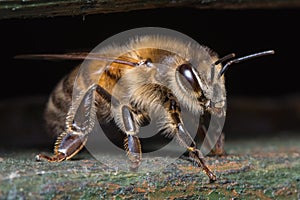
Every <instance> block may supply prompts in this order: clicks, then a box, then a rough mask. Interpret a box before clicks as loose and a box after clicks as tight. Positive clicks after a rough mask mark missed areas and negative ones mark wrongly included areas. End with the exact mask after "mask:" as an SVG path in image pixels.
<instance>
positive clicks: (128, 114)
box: [121, 105, 142, 171]
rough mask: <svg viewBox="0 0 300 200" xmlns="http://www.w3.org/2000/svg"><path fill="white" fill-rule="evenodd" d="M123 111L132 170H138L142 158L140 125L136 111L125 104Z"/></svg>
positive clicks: (126, 143)
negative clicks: (135, 114) (137, 121)
mask: <svg viewBox="0 0 300 200" xmlns="http://www.w3.org/2000/svg"><path fill="white" fill-rule="evenodd" d="M121 112H122V123H123V127H124V131H125V133H126V135H127V136H126V138H125V140H124V147H125V150H126V152H127V156H128V158H129V160H130V162H131V166H130V170H132V171H136V170H137V169H138V167H139V166H140V164H141V160H142V150H141V144H140V140H139V138H138V137H137V136H136V135H137V132H138V127H137V126H138V125H137V123H136V120H135V118H134V113H133V112H132V110H131V109H130V108H129V107H128V106H126V105H123V106H122V110H121Z"/></svg>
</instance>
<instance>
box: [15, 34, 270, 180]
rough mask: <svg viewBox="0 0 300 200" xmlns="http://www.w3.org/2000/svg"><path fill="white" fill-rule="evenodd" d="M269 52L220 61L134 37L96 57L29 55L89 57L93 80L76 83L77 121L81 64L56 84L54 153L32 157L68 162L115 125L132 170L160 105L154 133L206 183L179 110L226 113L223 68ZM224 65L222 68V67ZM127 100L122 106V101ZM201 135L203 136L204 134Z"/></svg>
mask: <svg viewBox="0 0 300 200" xmlns="http://www.w3.org/2000/svg"><path fill="white" fill-rule="evenodd" d="M118 49H122V52H126V53H123V54H121V55H119V56H118V57H113V58H112V57H111V55H112V54H113V55H115V54H116V51H118ZM174 52H176V53H174ZM272 53H274V52H273V51H265V52H261V53H257V54H252V55H249V56H245V57H241V58H236V59H232V58H233V57H234V54H229V55H227V56H225V57H223V58H219V57H218V55H217V53H215V52H214V51H212V50H211V49H209V48H208V47H206V46H202V45H196V46H191V45H190V44H187V43H185V42H184V41H181V40H177V39H175V38H172V37H166V36H159V35H148V36H141V37H137V38H133V39H131V41H130V42H129V43H127V44H125V45H124V46H121V47H117V48H116V46H114V45H112V46H109V47H107V48H105V51H103V52H100V53H98V54H93V53H90V54H88V53H77V54H76V53H70V54H61V55H58V54H52V55H51V54H49V55H45V54H44V55H29V56H27V57H30V58H47V59H85V60H88V61H89V62H88V66H89V69H90V71H88V72H87V73H86V74H85V75H84V76H86V77H88V78H89V79H90V80H93V81H92V82H88V81H86V79H84V78H83V79H82V80H79V82H80V84H82V85H85V86H84V87H83V88H87V89H86V90H83V95H82V98H81V100H78V101H77V100H76V101H75V102H77V107H81V109H82V112H83V113H86V114H84V115H83V119H82V120H81V121H80V122H78V121H77V120H76V116H75V115H76V111H75V110H74V109H73V108H72V93H73V92H74V91H73V90H74V89H73V88H74V82H75V79H76V77H77V76H78V73H79V72H80V67H79V66H78V67H76V68H75V69H74V70H73V71H71V72H70V74H68V75H66V76H65V77H64V78H63V79H62V80H61V81H60V82H59V83H58V84H57V86H56V87H55V89H54V90H53V92H52V94H51V95H50V98H49V101H48V103H47V107H46V110H45V120H46V123H47V126H48V129H49V130H50V131H51V132H53V133H54V134H55V135H57V140H56V142H55V145H54V155H53V156H47V155H44V154H39V155H37V157H36V158H37V160H47V161H49V162H61V161H64V160H68V159H71V158H72V157H73V156H75V155H76V154H77V153H78V152H79V151H80V150H81V149H82V148H83V147H84V145H85V143H86V142H87V139H88V134H89V132H90V131H91V128H92V127H93V124H94V123H95V122H97V121H99V122H101V123H106V122H107V123H108V122H109V121H111V120H114V121H115V123H116V125H117V126H118V128H119V129H120V130H122V131H123V132H124V133H125V135H126V137H125V139H124V149H125V151H126V152H127V156H128V159H129V161H130V163H131V165H130V168H131V169H132V170H136V169H137V168H138V167H139V166H140V163H141V160H142V150H141V144H140V140H139V137H138V134H139V128H140V127H142V126H144V125H145V124H147V123H149V122H150V121H151V117H150V116H151V115H150V113H152V112H156V111H157V109H158V107H162V108H163V109H162V111H160V112H159V115H160V127H158V129H159V130H160V131H161V132H162V134H164V135H166V136H168V137H171V138H175V140H176V141H177V143H178V144H179V145H180V146H181V147H184V148H185V149H186V151H187V152H188V155H189V158H190V160H191V161H193V163H195V164H196V166H198V167H200V168H202V170H203V171H204V173H205V174H206V175H207V176H208V178H209V180H210V181H211V182H212V181H215V180H216V175H215V174H214V173H213V172H212V170H211V169H210V168H209V167H208V166H207V165H206V163H205V159H204V156H203V154H202V153H201V151H200V150H199V149H198V148H197V146H196V143H195V141H194V139H193V138H192V137H191V135H190V134H189V132H188V131H187V129H186V127H185V125H184V123H183V120H182V116H181V109H182V108H185V109H187V110H188V111H190V112H192V113H197V114H200V115H201V116H203V115H204V114H205V113H209V114H217V115H218V116H221V117H222V116H225V111H224V106H225V101H226V89H225V80H224V76H223V74H224V72H225V70H226V69H227V67H228V66H229V65H230V64H233V63H237V62H240V61H243V60H246V59H249V58H253V57H258V56H261V55H268V54H272ZM24 57H26V56H19V58H24ZM228 60H229V61H228ZM225 61H227V63H226V64H225V65H224V66H222V63H223V62H225ZM107 63H108V64H107ZM100 69H101V70H102V71H101V76H100V77H97V78H91V76H93V73H92V71H93V72H95V71H97V70H100ZM77 81H78V80H77ZM80 84H79V86H80ZM116 91H117V92H116ZM124 96H125V97H126V101H124V100H122V98H124ZM73 101H74V99H73ZM79 104H80V105H79ZM112 105H113V106H112ZM112 107H113V109H112ZM112 111H113V112H112ZM200 127H202V126H200ZM202 134H204V136H205V134H206V133H205V130H202ZM219 146H223V145H222V144H221V145H219ZM213 152H215V153H216V154H222V152H223V149H220V148H219V149H218V145H216V146H215V149H213Z"/></svg>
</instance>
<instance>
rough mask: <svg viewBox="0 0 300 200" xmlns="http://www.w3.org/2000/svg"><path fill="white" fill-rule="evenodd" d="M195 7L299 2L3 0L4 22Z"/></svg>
mask: <svg viewBox="0 0 300 200" xmlns="http://www.w3.org/2000/svg"><path fill="white" fill-rule="evenodd" d="M165 7H192V8H198V9H242V8H252V9H253V8H267V9H271V8H295V7H300V1H299V0H181V1H172V0H159V1H158V0H157V1H151V0H59V1H38V0H0V19H12V18H38V17H54V16H75V15H83V16H84V15H89V14H97V13H112V12H126V11H132V10H142V9H152V8H165Z"/></svg>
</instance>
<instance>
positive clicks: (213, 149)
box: [195, 113, 225, 156]
mask: <svg viewBox="0 0 300 200" xmlns="http://www.w3.org/2000/svg"><path fill="white" fill-rule="evenodd" d="M209 121H210V114H208V113H204V115H202V116H201V117H200V121H199V127H198V131H197V136H196V138H195V139H196V144H201V143H202V145H204V147H205V148H206V149H208V150H209V151H210V155H217V156H221V155H224V154H225V151H224V143H225V135H224V133H221V135H217V136H218V138H211V137H213V136H214V137H216V136H215V135H211V136H209V137H207V129H206V127H208V126H209V124H208V122H209ZM213 141H216V142H215V144H214V142H213ZM199 146H200V145H197V147H198V148H199Z"/></svg>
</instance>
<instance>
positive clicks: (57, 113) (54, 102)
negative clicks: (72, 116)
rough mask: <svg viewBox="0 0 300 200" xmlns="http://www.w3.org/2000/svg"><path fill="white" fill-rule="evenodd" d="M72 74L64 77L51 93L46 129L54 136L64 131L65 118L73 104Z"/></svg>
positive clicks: (45, 115)
mask: <svg viewBox="0 0 300 200" xmlns="http://www.w3.org/2000/svg"><path fill="white" fill-rule="evenodd" d="M70 75H71V74H70ZM70 75H68V76H66V77H64V78H63V79H62V80H61V81H60V82H59V83H58V84H57V86H56V87H55V89H54V90H53V92H52V93H51V94H50V97H49V100H48V103H47V106H46V110H45V113H44V117H45V121H46V129H47V131H48V132H49V133H50V134H51V135H54V136H57V135H59V134H60V133H61V132H63V130H64V128H65V119H66V116H67V113H68V110H69V108H70V106H71V102H72V89H73V84H72V82H71V80H70Z"/></svg>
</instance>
